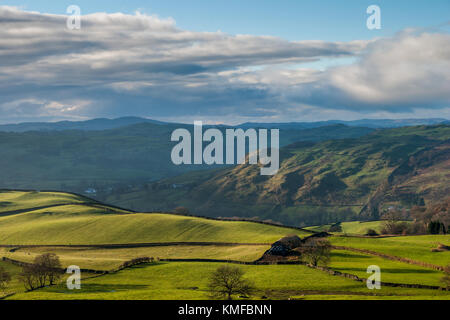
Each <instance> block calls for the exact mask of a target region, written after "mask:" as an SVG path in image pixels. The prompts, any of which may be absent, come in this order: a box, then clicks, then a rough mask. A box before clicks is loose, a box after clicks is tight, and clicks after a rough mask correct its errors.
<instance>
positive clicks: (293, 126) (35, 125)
mask: <svg viewBox="0 0 450 320" xmlns="http://www.w3.org/2000/svg"><path fill="white" fill-rule="evenodd" d="M139 123H151V124H160V125H176V123H169V122H162V121H157V120H152V119H146V118H140V117H121V118H117V119H105V118H98V119H91V120H85V121H59V122H24V123H16V124H2V125H0V131H4V132H26V131H62V130H84V131H94V130H108V129H115V128H120V127H124V126H129V125H133V124H139ZM442 123H447V124H448V123H450V121H449V120H446V119H438V118H436V119H399V120H391V119H362V120H354V121H344V120H329V121H316V122H287V123H258V122H247V123H243V124H240V125H237V126H234V127H236V128H244V129H245V128H277V129H282V130H304V129H313V128H319V127H324V126H335V125H346V126H349V127H365V128H372V129H379V128H397V127H405V126H417V125H434V124H442ZM179 125H181V126H184V125H186V124H179Z"/></svg>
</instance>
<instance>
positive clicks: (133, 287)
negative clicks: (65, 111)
mask: <svg viewBox="0 0 450 320" xmlns="http://www.w3.org/2000/svg"><path fill="white" fill-rule="evenodd" d="M219 265H221V264H219V263H200V262H172V263H158V264H156V265H150V266H145V265H143V266H138V267H133V268H130V269H127V270H124V271H120V272H118V273H116V274H111V275H105V276H101V277H98V278H93V279H88V280H85V281H83V284H82V289H81V290H80V291H70V290H67V289H66V288H65V287H64V286H62V285H60V286H55V287H51V288H44V289H41V290H36V291H34V292H30V293H21V294H16V295H14V296H12V297H11V299H137V300H139V299H163V300H165V299H170V300H171V299H188V300H197V299H207V298H208V293H207V292H206V285H207V281H208V275H209V274H210V273H211V272H213V271H214V270H215V269H216V268H217V267H218V266H219ZM241 267H242V269H243V270H245V271H246V274H247V277H248V279H250V280H252V281H253V282H254V283H255V286H256V287H257V288H258V292H257V293H256V294H255V295H254V297H253V298H255V299H261V298H262V297H263V296H265V297H267V298H269V299H288V298H289V297H291V296H299V295H302V294H306V295H317V294H318V295H321V294H322V295H323V294H334V295H339V296H340V297H341V298H342V299H346V297H347V296H348V295H350V296H352V297H356V298H359V297H360V295H363V297H364V298H367V296H366V295H369V297H370V295H374V294H376V295H379V296H385V295H386V296H387V297H388V298H389V297H390V295H395V296H398V295H400V296H401V297H402V298H405V299H414V298H415V297H417V296H419V297H423V296H427V297H429V298H435V299H436V298H439V299H449V298H450V296H449V295H448V294H446V293H445V292H443V291H439V290H419V289H414V290H411V289H400V288H390V287H383V288H382V289H381V290H376V291H375V292H374V291H371V290H368V289H367V288H366V286H365V284H364V283H362V282H356V281H353V280H349V279H345V278H341V277H333V276H330V275H328V274H325V273H323V272H321V271H318V270H314V269H310V268H308V267H306V266H301V265H290V266H289V265H284V266H283V265H269V266H241ZM311 297H314V296H311ZM371 298H378V297H377V296H375V297H371Z"/></svg>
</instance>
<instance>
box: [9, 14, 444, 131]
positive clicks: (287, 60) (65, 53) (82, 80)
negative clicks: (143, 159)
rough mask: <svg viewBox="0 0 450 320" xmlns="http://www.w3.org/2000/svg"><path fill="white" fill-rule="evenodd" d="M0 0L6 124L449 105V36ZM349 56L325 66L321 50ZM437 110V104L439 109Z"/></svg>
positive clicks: (289, 115)
mask: <svg viewBox="0 0 450 320" xmlns="http://www.w3.org/2000/svg"><path fill="white" fill-rule="evenodd" d="M66 21H67V17H66V16H63V15H49V14H41V13H36V12H25V11H22V10H20V9H16V8H12V7H0V122H11V121H30V120H36V119H41V120H56V119H82V118H91V117H100V116H103V117H117V116H124V115H138V116H147V117H153V118H159V119H169V120H174V121H182V120H184V121H189V120H191V119H201V120H207V121H210V122H221V121H226V122H240V121H248V120H254V121H286V120H290V121H292V120H299V121H301V120H315V119H326V118H342V117H348V116H350V117H358V114H367V115H381V114H394V113H397V114H408V113H409V114H411V115H414V114H418V115H420V112H422V111H420V110H425V111H426V112H427V114H430V110H431V109H433V110H436V112H437V114H442V113H444V114H445V112H449V109H448V107H449V102H450V90H449V88H450V35H449V34H447V33H425V32H422V33H418V32H413V31H409V32H403V33H401V34H398V35H397V36H395V37H394V38H391V39H377V40H373V41H351V42H325V41H298V42H292V41H286V40H283V39H280V38H276V37H268V36H249V35H228V34H224V33H221V32H191V31H187V30H181V29H179V28H177V26H176V24H175V22H174V21H173V20H172V19H160V18H158V17H155V16H148V15H143V14H140V13H136V14H135V15H125V14H121V13H117V14H106V13H96V14H91V15H86V16H82V20H81V23H82V25H81V26H82V27H81V30H68V29H67V28H66ZM340 58H353V59H354V62H353V63H352V64H347V65H343V66H339V67H330V68H328V69H325V70H317V69H312V68H305V67H302V64H304V63H311V62H314V61H320V60H322V59H340ZM438 110H440V111H438Z"/></svg>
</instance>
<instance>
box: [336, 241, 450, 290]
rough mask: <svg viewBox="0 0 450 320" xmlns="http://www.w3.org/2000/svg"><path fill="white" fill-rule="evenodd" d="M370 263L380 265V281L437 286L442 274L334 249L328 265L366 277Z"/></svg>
mask: <svg viewBox="0 0 450 320" xmlns="http://www.w3.org/2000/svg"><path fill="white" fill-rule="evenodd" d="M371 265H377V266H379V267H380V269H381V281H382V282H391V283H409V284H425V285H430V286H439V285H440V284H441V283H440V279H441V278H442V276H443V274H442V272H439V271H436V270H432V269H428V268H424V267H420V266H416V265H410V264H405V263H402V262H397V261H391V260H387V259H383V258H380V257H376V256H371V255H367V254H361V253H356V252H352V251H346V250H334V251H333V252H332V257H331V263H330V265H329V267H330V268H332V269H333V270H336V271H340V272H345V273H350V274H354V275H357V276H358V277H360V278H367V277H368V276H370V275H369V274H367V267H368V266H371Z"/></svg>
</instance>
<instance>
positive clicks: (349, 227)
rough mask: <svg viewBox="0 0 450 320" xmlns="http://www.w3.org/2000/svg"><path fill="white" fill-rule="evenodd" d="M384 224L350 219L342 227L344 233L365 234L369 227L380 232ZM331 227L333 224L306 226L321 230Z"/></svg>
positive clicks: (313, 229) (312, 229)
mask: <svg viewBox="0 0 450 320" xmlns="http://www.w3.org/2000/svg"><path fill="white" fill-rule="evenodd" d="M382 224H383V221H349V222H342V223H341V227H342V233H344V234H352V235H353V234H354V235H364V234H366V233H367V230H368V229H373V230H375V231H377V232H380V230H381V228H382ZM330 227H331V224H325V225H321V226H312V227H306V228H305V229H306V230H311V231H319V232H320V231H328V229H329V228H330ZM339 233H341V232H339Z"/></svg>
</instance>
